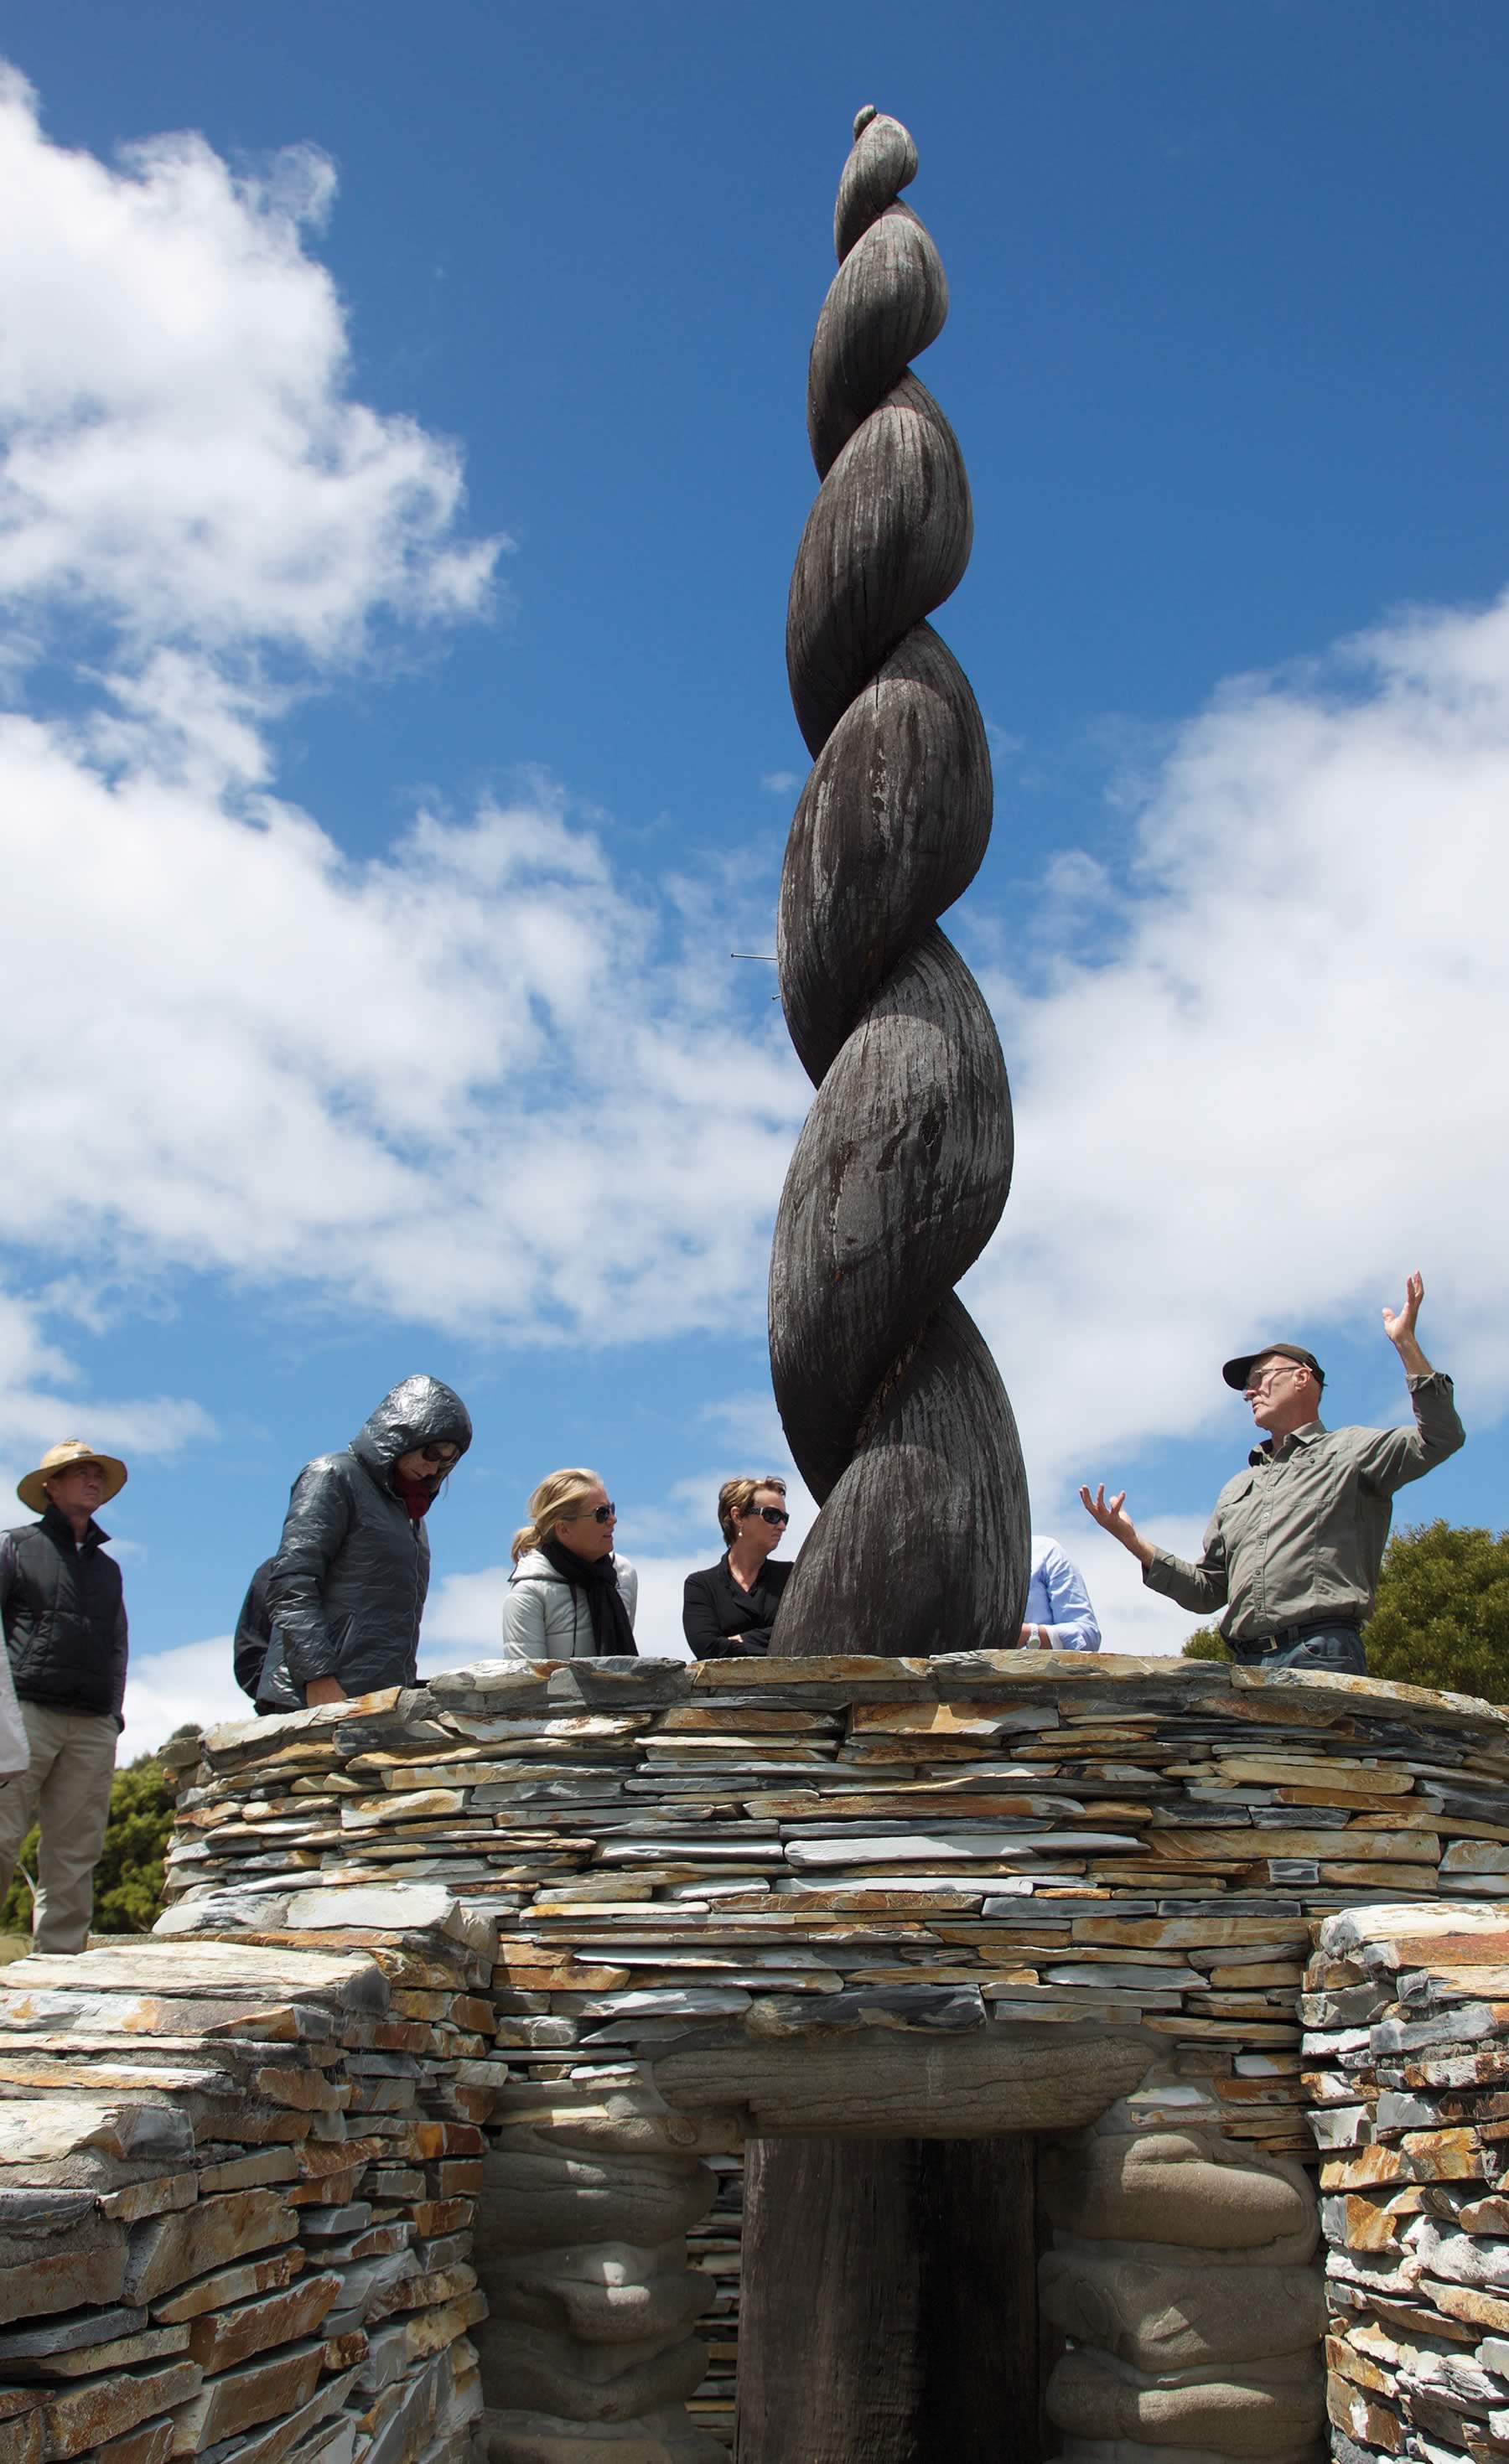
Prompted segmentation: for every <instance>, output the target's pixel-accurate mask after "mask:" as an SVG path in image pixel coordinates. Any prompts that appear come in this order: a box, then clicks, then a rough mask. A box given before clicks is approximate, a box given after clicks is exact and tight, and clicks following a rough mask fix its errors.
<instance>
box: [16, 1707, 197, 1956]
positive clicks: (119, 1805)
mask: <svg viewBox="0 0 1509 2464" xmlns="http://www.w3.org/2000/svg"><path fill="white" fill-rule="evenodd" d="M175 1733H176V1734H177V1735H179V1736H182V1735H184V1734H186V1733H188V1732H187V1731H186V1730H185V1729H182V1728H180V1729H178V1730H177V1731H175ZM172 1827H173V1792H172V1789H171V1786H170V1785H169V1781H168V1775H167V1773H166V1771H165V1770H164V1768H163V1766H162V1764H161V1763H160V1762H159V1761H158V1759H157V1756H156V1755H155V1754H138V1756H137V1758H136V1760H135V1762H132V1763H127V1764H125V1765H124V1767H123V1768H122V1770H120V1771H117V1772H116V1775H115V1777H114V1779H113V1780H112V1781H111V1783H110V1819H109V1822H108V1824H107V1825H106V1828H105V1839H104V1846H103V1848H102V1849H101V1851H100V1862H99V1864H98V1865H97V1866H96V1867H95V1913H94V1926H93V1930H94V1931H95V1932H96V1933H150V1932H151V1930H152V1926H153V1925H154V1924H155V1923H156V1921H157V1918H158V1915H159V1913H160V1911H161V1908H162V1904H163V1859H164V1857H165V1856H166V1852H167V1841H168V1836H169V1834H170V1832H171V1831H172ZM38 1838H39V1834H38V1831H37V1829H36V1826H35V1825H34V1824H33V1828H32V1829H31V1830H30V1831H29V1832H28V1833H27V1835H26V1837H25V1838H24V1839H23V1840H22V1842H21V1853H20V1855H19V1857H18V1858H17V1859H16V1869H15V1879H14V1881H12V1882H11V1888H10V1892H9V1893H8V1895H7V1898H6V1901H5V1904H4V1906H3V1907H0V1933H12V1934H29V1933H30V1932H31V1930H32V1893H31V1889H30V1886H29V1885H28V1883H27V1881H26V1879H25V1878H26V1875H27V1874H32V1875H33V1876H34V1875H35V1873H36V1852H37V1843H38ZM23 1869H24V1870H23Z"/></svg>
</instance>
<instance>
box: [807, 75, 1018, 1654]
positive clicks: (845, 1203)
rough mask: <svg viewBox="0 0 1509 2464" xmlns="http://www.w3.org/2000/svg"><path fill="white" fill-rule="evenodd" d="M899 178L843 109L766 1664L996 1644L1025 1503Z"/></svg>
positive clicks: (901, 133)
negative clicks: (934, 616) (779, 1586)
mask: <svg viewBox="0 0 1509 2464" xmlns="http://www.w3.org/2000/svg"><path fill="white" fill-rule="evenodd" d="M916 169H917V149H916V147H915V146H914V144H913V143H912V140H911V138H910V137H909V136H908V134H907V132H906V130H905V129H904V128H903V127H902V126H901V125H900V122H899V121H895V120H888V119H884V118H881V117H879V116H877V114H876V113H875V112H874V111H862V112H861V113H860V114H859V117H858V120H857V121H856V122H855V137H854V150H853V152H852V153H851V155H850V157H849V160H848V163H847V164H846V165H845V167H844V172H843V177H842V180H841V182H840V185H839V190H838V206H837V211H836V215H835V218H834V236H835V240H836V244H837V250H838V257H839V267H838V272H837V274H836V275H835V276H834V278H833V282H832V288H831V289H830V291H829V294H828V297H827V299H826V301H825V303H824V306H823V311H822V315H821V316H820V318H819V319H818V323H817V332H816V335H815V337H814V339H813V342H812V353H811V362H810V370H809V378H808V432H809V435H810V439H811V446H812V455H813V459H814V461H815V462H816V465H817V469H818V473H819V475H820V477H821V479H822V486H821V488H820V490H819V492H818V495H817V500H816V502H815V504H814V505H813V507H812V510H811V513H810V516H809V517H808V522H807V527H806V530H805V532H804V534H803V538H802V543H801V547H800V548H799V550H798V552H797V559H796V567H795V571H794V572H793V574H792V577H791V596H790V604H789V607H788V615H787V668H788V674H789V677H790V686H791V699H792V702H793V704H794V706H795V709H796V715H797V718H798V721H799V722H800V725H801V728H802V733H803V735H804V736H805V737H806V738H807V742H808V745H809V747H810V750H811V753H812V757H813V764H812V770H811V774H810V778H809V780H808V782H807V786H806V788H805V789H804V791H803V794H802V799H801V802H800V803H799V804H798V806H797V809H796V816H795V819H794V821H793V822H792V825H791V834H790V839H789V842H788V847H787V851H786V864H785V868H784V869H783V872H782V876H781V905H780V916H779V923H778V934H777V950H778V955H779V958H780V970H781V998H782V1001H783V1002H784V1004H785V1008H786V1018H787V1024H788V1027H789V1029H790V1032H791V1040H792V1042H793V1044H794V1045H795V1046H796V1049H797V1052H798V1054H799V1055H800V1057H801V1060H802V1062H803V1065H804V1067H806V1069H807V1071H808V1074H809V1076H810V1078H811V1079H812V1081H813V1083H814V1085H815V1086H816V1087H817V1093H816V1096H815V1098H814V1100H813V1104H812V1109H811V1111H810V1113H809V1115H808V1118H807V1123H806V1126H805V1128H804V1129H803V1132H802V1135H801V1137H800V1139H799V1141H798V1143H797V1148H796V1153H795V1155H793V1156H792V1158H791V1166H790V1170H789V1172H788V1175H787V1180H786V1187H785V1189H784V1191H783V1193H782V1197H781V1206H780V1212H779V1215H778V1217H777V1221H776V1229H775V1241H774V1246H773V1250H772V1254H771V1261H770V1366H771V1374H772V1377H773V1380H774V1384H775V1394H776V1400H777V1403H778V1404H779V1406H780V1411H781V1418H782V1421H783V1423H784V1424H785V1428H786V1433H787V1437H788V1441H789V1442H790V1447H791V1452H792V1454H793V1456H794V1457H795V1459H796V1461H797V1463H798V1464H799V1465H800V1466H801V1471H802V1476H803V1478H804V1479H805V1480H806V1482H807V1484H808V1485H809V1487H810V1489H811V1491H812V1494H813V1495H814V1497H816V1498H817V1500H818V1502H819V1505H820V1506H821V1507H822V1512H821V1514H820V1515H819V1517H818V1520H817V1524H816V1526H815V1528H814V1529H813V1530H812V1532H811V1534H810V1537H809V1539H808V1541H807V1544H806V1546H805V1548H804V1549H803V1551H802V1552H801V1555H800V1556H799V1558H798V1560H797V1563H796V1569H795V1572H794V1573H793V1574H792V1576H791V1580H790V1582H789V1584H788V1587H787V1591H786V1595H785V1597H784V1599H783V1601H782V1604H781V1614H780V1617H779V1618H778V1620H777V1624H776V1631H775V1638H774V1641H773V1645H772V1648H773V1649H774V1650H775V1651H776V1652H778V1653H782V1654H795V1655H802V1654H806V1653H810V1652H825V1651H841V1652H878V1653H884V1654H902V1653H922V1654H925V1653H930V1652H934V1651H940V1650H943V1651H968V1650H974V1649H987V1648H990V1647H991V1646H995V1647H999V1646H1000V1645H1001V1644H1002V1643H1004V1642H1007V1641H1014V1640H1015V1639H1016V1635H1017V1632H1018V1629H1019V1628H1020V1625H1021V1618H1022V1610H1023V1607H1024V1605H1025V1602H1026V1597H1027V1581H1028V1573H1029V1568H1028V1547H1029V1543H1028V1507H1027V1484H1026V1479H1025V1476H1024V1473H1023V1469H1022V1460H1021V1451H1020V1448H1019V1446H1018V1443H1017V1436H1016V1427H1015V1423H1014V1421H1013V1419H1012V1418H1011V1407H1010V1403H1009V1402H1008V1400H1007V1397H1006V1390H1005V1388H1004V1387H1003V1385H1002V1383H1001V1379H1000V1376H999V1374H998V1372H997V1370H996V1366H995V1363H994V1361H993V1360H992V1359H991V1357H990V1353H989V1352H988V1349H987V1347H986V1344H985V1341H984V1339H983V1337H982V1336H981V1334H980V1332H979V1331H978V1329H977V1328H976V1327H975V1326H974V1324H973V1322H972V1321H971V1319H970V1318H969V1316H968V1314H967V1312H966V1311H965V1309H963V1307H962V1306H961V1305H960V1303H959V1301H958V1300H957V1299H956V1298H955V1296H954V1286H955V1285H956V1284H957V1283H958V1281H959V1279H960V1277H961V1276H962V1275H963V1274H964V1273H965V1270H966V1269H967V1268H968V1267H969V1266H971V1265H973V1263H974V1261H975V1259H976V1258H977V1257H978V1256H979V1255H980V1252H981V1250H982V1249H983V1248H984V1247H985V1244H986V1243H987V1241H988V1239H989V1237H990V1235H991V1233H992V1232H993V1231H994V1229H995V1227H996V1224H997V1223H998V1222H999V1221H1000V1219H1001V1212H1002V1209H1003V1208H1004V1206H1005V1204H1006V1199H1007V1192H1008V1190H1009V1189H1010V1179H1011V1101H1010V1090H1009V1089H1008V1086H1007V1078H1006V1064H1005V1062H1004V1061H1003V1059H1002V1057H1001V1046H1000V1043H999V1040H998V1038H997V1036H996V1032H995V1026H994V1023H993V1022H992V1020H991V1017H990V1013H989V1011H988V1008H987V1006H986V1003H985V1000H984V998H983V996H982V994H981V992H980V988H979V986H978V985H977V984H976V982H975V980H974V978H973V977H972V976H971V975H970V973H969V970H968V968H967V967H966V966H965V962H964V960H963V959H962V958H961V957H960V956H959V953H958V952H957V950H955V949H954V948H953V946H952V944H951V943H950V942H948V941H947V940H945V938H944V936H943V934H942V933H941V932H940V931H939V929H938V921H937V919H938V917H939V916H940V915H941V914H942V913H943V910H944V909H945V908H946V907H948V906H950V905H951V904H952V902H953V901H954V900H955V899H956V898H958V897H959V896H960V894H961V892H962V891H964V890H965V889H966V888H967V887H968V884H969V883H970V881H972V879H973V878H974V875H975V872H976V871H977V869H979V865H980V860H981V858H982V856H983V855H984V853H985V849H986V845H987V842H988V838H989V835H990V805H991V795H990V756H989V751H988V747H987V744H986V739H985V729H984V727H983V725H982V723H981V719H980V713H979V711H978V709H977V708H976V705H975V698H974V695H973V693H971V692H970V690H969V683H968V679H967V677H966V676H965V673H964V671H963V669H962V668H961V667H960V666H959V663H958V661H957V660H956V659H955V658H954V656H953V654H952V652H951V651H949V650H948V649H946V648H945V647H944V645H943V642H942V641H940V639H939V637H938V635H937V634H936V633H935V632H934V631H933V629H932V627H931V626H930V625H929V624H928V623H927V622H926V619H927V616H928V614H929V613H930V611H931V610H932V609H933V608H935V607H937V606H938V605H939V604H940V603H941V602H942V601H943V600H944V599H946V598H947V597H948V595H949V593H950V592H951V591H952V590H953V589H954V588H955V587H956V586H957V584H958V583H959V581H960V578H961V576H962V575H963V573H964V570H965V565H966V564H967V562H968V560H969V545H970V539H971V534H972V528H973V517H972V514H971V510H970V503H969V483H968V480H967V478H966V477H965V467H964V460H963V457H962V455H961V453H960V451H959V447H958V444H957V442H956V441H955V438H954V434H953V431H952V429H950V428H949V425H948V423H947V421H946V420H945V419H944V417H943V412H942V411H941V410H940V409H939V407H938V405H937V404H936V403H935V402H934V400H933V398H932V396H931V394H929V393H928V392H927V390H926V388H925V386H923V385H921V384H920V383H919V382H918V380H917V378H916V377H915V376H914V375H913V373H912V370H911V368H910V366H909V365H908V362H909V361H910V359H911V358H912V356H913V355H914V353H916V352H918V351H921V350H923V349H925V348H926V346H927V344H928V343H929V342H931V341H933V340H934V339H935V337H936V336H937V335H938V333H939V332H940V331H941V329H942V326H943V319H944V316H945V314H946V313H947V299H948V294H947V285H946V283H945V281H944V278H943V266H942V264H941V263H940V261H939V256H938V252H937V250H936V249H935V248H934V246H933V243H932V241H931V239H930V238H929V237H928V234H927V232H926V231H924V230H923V228H922V226H921V223H920V222H919V221H918V219H917V216H916V215H915V214H914V213H913V212H912V211H911V209H910V208H909V207H906V206H903V205H902V204H901V203H900V202H899V191H900V190H901V189H902V188H903V187H906V185H907V184H908V182H909V181H910V180H911V179H912V177H913V175H914V173H915V171H916Z"/></svg>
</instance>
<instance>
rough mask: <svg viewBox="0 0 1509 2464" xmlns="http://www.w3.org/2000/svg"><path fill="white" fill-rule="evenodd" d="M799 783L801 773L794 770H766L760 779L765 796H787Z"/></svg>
mask: <svg viewBox="0 0 1509 2464" xmlns="http://www.w3.org/2000/svg"><path fill="white" fill-rule="evenodd" d="M801 783H802V781H801V774H800V773H799V772H798V771H795V770H767V771H766V773H765V775H764V777H763V778H762V779H761V781H760V784H761V786H762V787H763V788H764V789H765V791H766V795H767V796H789V794H790V793H791V790H792V788H793V787H799V786H800V785H801Z"/></svg>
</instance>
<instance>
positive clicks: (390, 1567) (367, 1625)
mask: <svg viewBox="0 0 1509 2464" xmlns="http://www.w3.org/2000/svg"><path fill="white" fill-rule="evenodd" d="M471 1442H472V1422H471V1419H470V1417H469V1415H468V1412H467V1409H466V1405H465V1404H464V1403H463V1402H462V1400H461V1398H460V1397H459V1395H456V1394H455V1393H453V1391H452V1389H451V1388H450V1387H449V1386H443V1385H442V1384H441V1382H440V1380H439V1378H438V1377H424V1376H418V1377H406V1378H405V1379H404V1380H403V1382H402V1384H401V1385H398V1386H395V1387H394V1388H393V1390H392V1392H391V1394H388V1395H385V1396H384V1397H383V1399H382V1401H381V1402H380V1403H379V1405H378V1407H377V1409H376V1411H375V1412H374V1413H373V1414H372V1416H371V1418H370V1419H368V1420H367V1422H366V1425H365V1427H364V1428H363V1429H362V1431H361V1433H360V1435H359V1436H357V1437H355V1438H353V1439H352V1441H351V1443H350V1444H349V1445H348V1446H346V1447H344V1449H343V1451H342V1452H341V1453H340V1454H334V1455H318V1456H316V1458H315V1460H314V1462H313V1463H305V1465H304V1467H303V1470H302V1471H301V1472H300V1475H299V1478H298V1479H297V1480H296V1481H295V1483H294V1487H293V1494H292V1496H291V1498H290V1499H289V1504H288V1517H287V1520H286V1522H285V1523H284V1525H283V1536H282V1539H281V1541H280V1542H279V1544H278V1549H277V1555H276V1556H275V1558H274V1559H273V1564H272V1571H271V1573H269V1575H268V1578H267V1603H268V1609H269V1612H270V1615H271V1617H272V1625H273V1639H272V1642H271V1643H270V1645H269V1647H268V1653H267V1658H266V1660H265V1661H264V1662H263V1666H262V1675H261V1681H260V1683H259V1684H258V1686H257V1689H256V1707H257V1709H258V1711H263V1712H267V1711H301V1710H302V1709H303V1708H304V1706H305V1705H306V1704H315V1703H339V1702H340V1701H342V1699H343V1698H344V1697H345V1696H347V1695H352V1694H369V1693H371V1692H372V1691H373V1689H374V1688H375V1687H377V1686H380V1685H411V1684H412V1683H414V1678H415V1674H416V1671H417V1665H418V1652H419V1620H420V1617H422V1615H423V1613H424V1604H425V1594H426V1592H427V1591H428V1590H429V1588H430V1539H429V1534H428V1533H427V1532H426V1530H425V1526H424V1517H425V1514H426V1511H427V1509H428V1508H429V1507H430V1506H431V1505H432V1504H433V1500H434V1498H435V1497H436V1496H437V1495H438V1493H439V1489H440V1486H441V1484H442V1482H443V1481H444V1479H445V1477H446V1474H447V1473H448V1472H449V1471H451V1470H452V1469H453V1467H454V1466H455V1464H456V1463H458V1462H459V1461H460V1459H461V1457H462V1455H464V1454H465V1452H466V1450H467V1447H468V1446H469V1445H470V1444H471Z"/></svg>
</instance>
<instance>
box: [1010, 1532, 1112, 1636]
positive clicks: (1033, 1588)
mask: <svg viewBox="0 0 1509 2464" xmlns="http://www.w3.org/2000/svg"><path fill="white" fill-rule="evenodd" d="M1022 1623H1023V1624H1024V1625H1040V1626H1042V1627H1043V1628H1044V1630H1045V1631H1046V1633H1047V1636H1048V1645H1049V1649H1050V1650H1051V1651H1098V1650H1099V1648H1100V1629H1099V1627H1098V1625H1097V1623H1096V1621H1095V1611H1094V1609H1093V1608H1092V1607H1091V1606H1090V1595H1089V1593H1088V1592H1087V1591H1086V1590H1085V1587H1084V1576H1083V1575H1082V1574H1081V1573H1080V1572H1079V1569H1078V1567H1077V1566H1076V1565H1074V1564H1073V1563H1072V1562H1071V1560H1070V1559H1069V1558H1068V1557H1066V1556H1065V1555H1064V1552H1063V1551H1062V1550H1061V1549H1060V1548H1059V1546H1058V1543H1057V1541H1056V1540H1049V1539H1047V1538H1045V1537H1044V1536H1043V1535H1042V1534H1041V1533H1040V1532H1037V1531H1034V1532H1033V1534H1032V1581H1031V1583H1030V1584H1029V1586H1028V1591H1027V1607H1026V1609H1025V1610H1024V1611H1023V1613H1022ZM1034 1639H1035V1637H1034Z"/></svg>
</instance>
